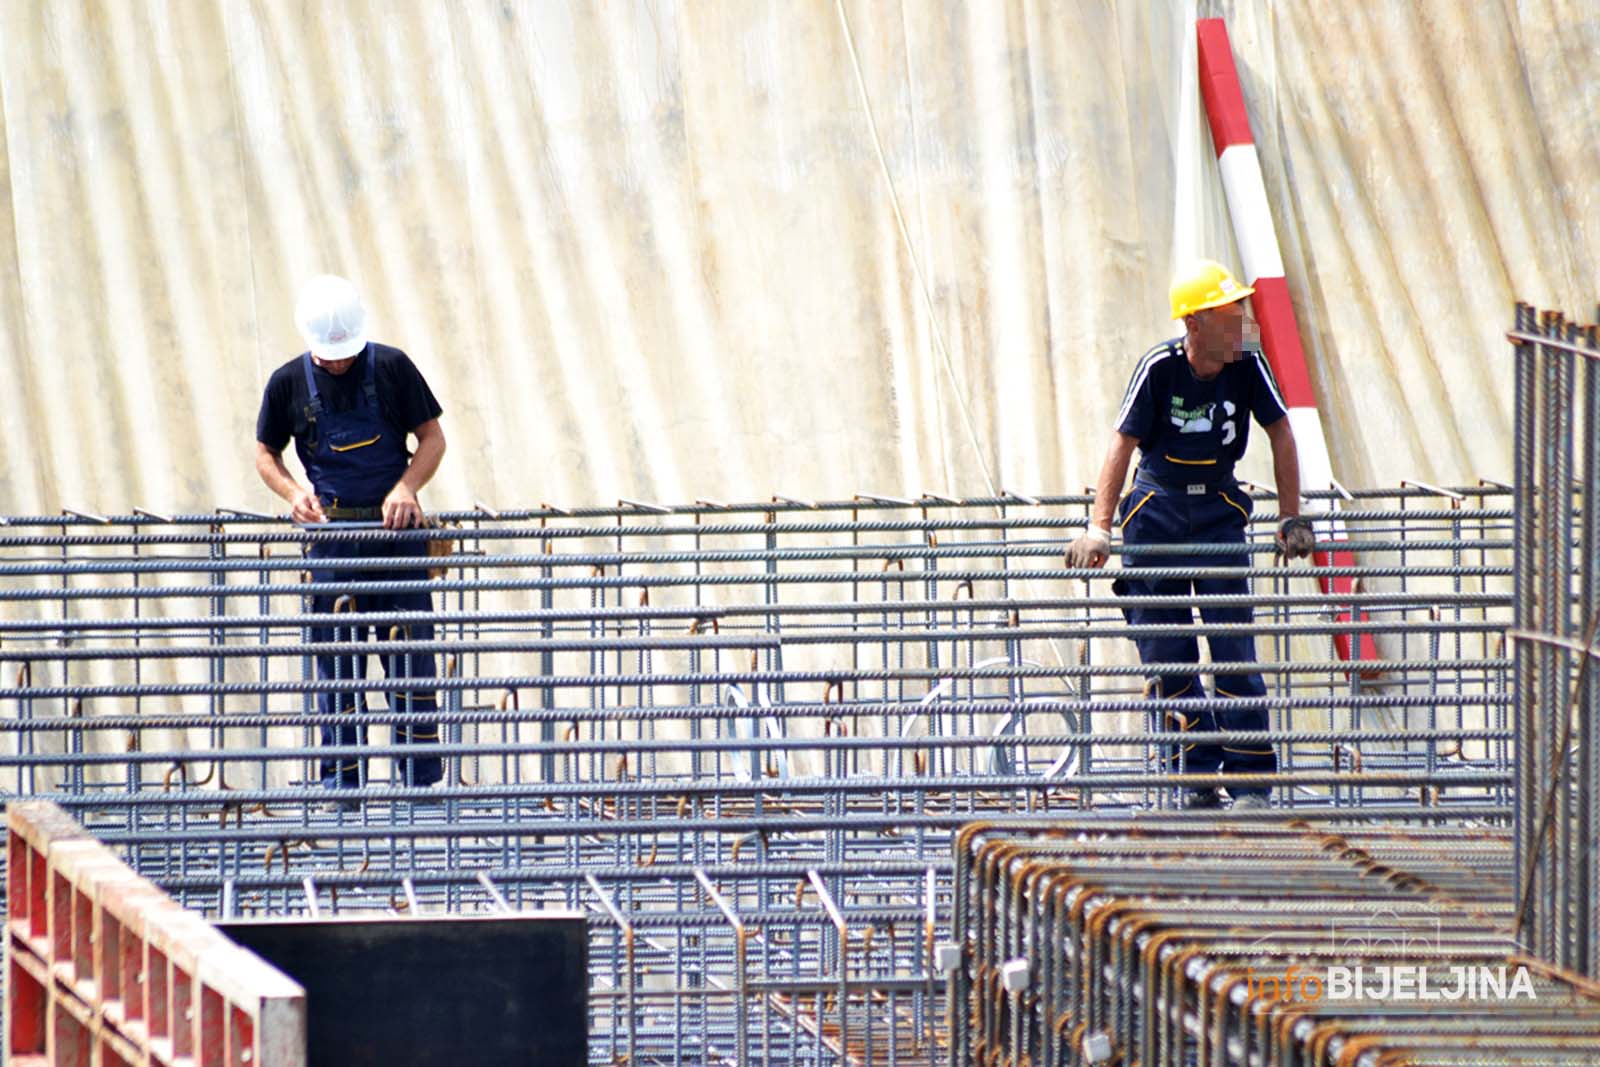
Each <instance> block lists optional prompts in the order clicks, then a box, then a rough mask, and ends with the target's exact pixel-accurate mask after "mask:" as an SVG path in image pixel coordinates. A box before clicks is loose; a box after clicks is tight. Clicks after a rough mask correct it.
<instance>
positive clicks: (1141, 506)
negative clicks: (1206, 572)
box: [1113, 480, 1278, 799]
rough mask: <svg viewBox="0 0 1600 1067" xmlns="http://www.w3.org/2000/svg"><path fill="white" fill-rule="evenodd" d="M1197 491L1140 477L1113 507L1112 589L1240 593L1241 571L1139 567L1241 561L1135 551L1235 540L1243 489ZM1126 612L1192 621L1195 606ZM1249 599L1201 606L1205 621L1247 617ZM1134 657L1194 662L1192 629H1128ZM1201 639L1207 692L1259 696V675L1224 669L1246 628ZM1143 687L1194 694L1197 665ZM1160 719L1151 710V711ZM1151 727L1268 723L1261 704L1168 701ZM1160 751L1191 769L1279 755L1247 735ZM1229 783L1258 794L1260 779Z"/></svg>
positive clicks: (1211, 770) (1240, 766)
mask: <svg viewBox="0 0 1600 1067" xmlns="http://www.w3.org/2000/svg"><path fill="white" fill-rule="evenodd" d="M1204 489H1205V491H1204V492H1199V493H1195V492H1190V491H1189V489H1188V487H1185V486H1176V487H1164V486H1161V485H1157V484H1154V483H1147V482H1144V481H1142V480H1140V481H1136V482H1135V483H1134V488H1133V491H1132V492H1131V493H1129V494H1128V495H1127V496H1126V497H1125V498H1124V499H1123V501H1122V503H1121V506H1120V507H1119V508H1118V520H1119V522H1120V524H1121V528H1122V540H1123V546H1124V552H1123V557H1122V564H1123V568H1124V571H1125V573H1124V574H1123V575H1122V576H1121V577H1119V578H1118V579H1117V581H1116V582H1115V583H1114V585H1113V589H1114V590H1115V591H1116V592H1117V593H1118V594H1119V595H1125V596H1160V597H1186V596H1189V595H1191V592H1192V593H1193V594H1197V595H1201V596H1216V595H1224V596H1226V595H1235V596H1243V595H1246V594H1248V593H1249V591H1250V583H1249V581H1248V580H1247V579H1244V578H1196V579H1188V578H1141V577H1140V576H1139V573H1138V572H1139V570H1140V569H1142V568H1153V567H1185V566H1194V567H1245V566H1248V565H1249V563H1250V557H1249V555H1248V554H1240V555H1238V556H1199V555H1196V556H1184V555H1181V554H1177V555H1165V554H1162V555H1146V556H1143V557H1141V556H1140V555H1139V554H1138V546H1139V545H1140V544H1231V543H1235V542H1237V543H1239V544H1243V543H1244V541H1245V528H1246V525H1247V523H1248V522H1249V518H1250V510H1251V501H1250V497H1249V496H1248V495H1247V494H1246V493H1244V492H1243V491H1241V490H1240V489H1239V488H1238V487H1237V486H1236V485H1233V484H1231V483H1230V484H1226V485H1221V486H1212V485H1208V486H1205V487H1204ZM1124 614H1125V615H1126V616H1127V619H1128V621H1129V622H1130V623H1131V624H1132V625H1134V626H1172V625H1192V624H1193V622H1194V608H1193V607H1191V606H1188V605H1185V606H1182V607H1164V608H1163V607H1144V606H1140V605H1130V606H1129V607H1127V608H1125V609H1124ZM1252 615H1253V613H1252V610H1251V608H1250V607H1249V606H1240V607H1222V606H1203V607H1201V608H1200V618H1201V621H1202V622H1204V623H1248V622H1250V621H1251V618H1252ZM1134 643H1135V644H1136V645H1137V646H1138V648H1139V659H1140V661H1141V662H1144V663H1168V664H1180V663H1194V664H1198V663H1199V662H1200V643H1199V641H1198V640H1197V639H1196V638H1195V637H1194V636H1193V635H1192V634H1188V635H1177V636H1150V637H1136V638H1135V639H1134ZM1206 645H1207V648H1208V649H1209V650H1210V653H1211V661H1212V664H1213V667H1212V674H1213V677H1214V678H1215V687H1216V696H1217V697H1218V698H1219V699H1226V698H1229V697H1263V696H1265V695H1266V692H1267V688H1266V684H1265V683H1264V682H1263V681H1262V680H1261V675H1260V674H1258V673H1255V672H1239V671H1229V670H1228V669H1227V666H1226V665H1227V664H1229V663H1247V662H1251V661H1254V660H1255V658H1256V650H1255V638H1254V637H1252V636H1250V635H1248V634H1228V633H1209V634H1207V635H1206ZM1147 693H1148V695H1150V696H1152V697H1160V698H1167V699H1176V700H1184V699H1191V700H1203V699H1205V698H1206V695H1207V694H1206V691H1205V686H1204V684H1203V682H1202V680H1201V677H1200V672H1199V671H1198V670H1187V669H1175V670H1172V671H1170V672H1164V673H1162V674H1160V675H1157V676H1155V677H1152V678H1151V679H1150V680H1149V681H1148V683H1147ZM1158 719H1159V717H1158ZM1151 725H1152V728H1154V729H1157V730H1163V731H1174V730H1176V731H1183V732H1188V731H1191V730H1198V731H1205V732H1224V731H1252V732H1254V731H1262V730H1266V729H1267V712H1266V709H1265V708H1264V707H1257V708H1240V709H1238V710H1236V711H1235V710H1231V709H1230V710H1225V711H1219V712H1210V711H1203V710H1199V709H1197V710H1195V711H1194V712H1189V713H1181V712H1177V711H1169V712H1167V713H1166V717H1165V721H1156V722H1153V723H1152V724H1151ZM1163 758H1164V760H1165V761H1166V763H1167V766H1168V767H1170V768H1172V769H1174V770H1177V769H1179V768H1180V767H1181V769H1182V770H1184V771H1186V772H1188V773H1191V774H1215V773H1218V772H1222V773H1230V774H1269V773H1272V772H1274V771H1276V770H1277V767H1278V759H1277V755H1276V754H1275V753H1274V752H1273V750H1272V747H1271V746H1270V745H1265V744H1261V743H1259V742H1251V743H1249V744H1244V743H1239V744H1228V743H1223V744H1191V745H1183V746H1181V748H1180V746H1176V745H1171V746H1164V749H1163ZM1228 792H1229V793H1230V794H1231V795H1232V796H1233V797H1234V798H1235V799H1237V798H1238V797H1240V796H1243V795H1246V794H1249V793H1258V794H1262V795H1265V794H1266V792H1267V790H1266V789H1265V788H1241V787H1230V788H1229V790H1228Z"/></svg>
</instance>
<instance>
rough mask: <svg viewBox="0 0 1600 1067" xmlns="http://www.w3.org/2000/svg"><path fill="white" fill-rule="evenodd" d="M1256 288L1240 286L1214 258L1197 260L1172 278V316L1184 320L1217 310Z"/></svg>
mask: <svg viewBox="0 0 1600 1067" xmlns="http://www.w3.org/2000/svg"><path fill="white" fill-rule="evenodd" d="M1253 292H1255V290H1254V289H1252V288H1250V287H1249V286H1248V285H1240V284H1239V279H1237V278H1235V277H1234V276H1233V272H1232V271H1230V270H1229V269H1228V268H1227V267H1224V266H1223V265H1222V264H1221V263H1218V262H1217V261H1216V260H1214V259H1197V260H1195V261H1194V262H1193V263H1191V264H1189V265H1188V266H1187V267H1184V268H1183V269H1182V270H1180V271H1179V272H1178V275H1177V277H1175V278H1173V279H1172V288H1171V289H1169V290H1168V291H1167V295H1168V296H1169V297H1170V298H1171V299H1172V317H1173V318H1175V319H1181V318H1183V317H1184V316H1185V315H1193V314H1194V313H1195V312H1196V311H1204V310H1206V308H1217V307H1221V306H1222V305H1223V304H1231V303H1233V302H1234V301H1235V300H1243V299H1244V298H1245V297H1247V296H1249V295H1250V294H1251V293H1253Z"/></svg>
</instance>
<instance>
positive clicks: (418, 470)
mask: <svg viewBox="0 0 1600 1067" xmlns="http://www.w3.org/2000/svg"><path fill="white" fill-rule="evenodd" d="M442 459H444V434H442V433H438V434H431V435H429V436H427V437H424V438H421V439H420V440H418V441H417V450H416V452H415V453H413V454H412V456H411V464H410V465H409V466H408V467H406V472H405V473H404V474H402V475H401V476H400V484H401V485H403V486H405V487H406V488H407V489H410V490H411V491H412V492H413V493H420V492H421V491H422V487H423V486H425V485H427V484H428V481H429V480H430V479H431V478H432V477H433V476H434V473H435V472H436V471H438V469H439V462H440V460H442Z"/></svg>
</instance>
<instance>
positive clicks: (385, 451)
mask: <svg viewBox="0 0 1600 1067" xmlns="http://www.w3.org/2000/svg"><path fill="white" fill-rule="evenodd" d="M360 359H361V360H362V365H361V366H360V367H351V368H350V370H349V371H347V372H346V373H359V374H360V375H361V389H360V391H359V393H358V395H357V398H356V404H355V406H354V407H353V408H351V409H350V410H349V411H328V410H325V409H324V407H323V404H322V398H321V396H320V395H319V394H318V391H317V378H316V374H315V372H314V368H313V364H312V362H311V356H310V354H309V353H307V354H305V355H302V356H301V357H300V360H301V364H302V365H303V367H304V369H305V375H306V388H307V390H308V393H309V396H310V403H309V404H308V405H307V406H306V413H305V414H306V432H307V434H308V435H309V438H310V439H309V442H308V444H309V448H308V449H307V452H308V453H309V455H310V461H309V462H308V464H307V471H306V474H307V476H308V477H309V478H310V479H311V487H312V489H313V490H314V491H315V492H316V494H317V496H318V497H320V498H321V499H322V503H323V506H324V507H325V508H326V507H333V506H337V507H338V508H340V509H348V508H378V507H380V506H381V505H382V504H383V500H384V497H386V496H388V495H389V491H390V490H391V489H393V488H394V486H395V483H396V482H398V481H399V480H400V476H401V475H402V474H404V473H405V470H406V466H407V465H408V464H409V463H410V459H411V457H410V455H409V454H408V453H407V452H406V445H405V437H406V431H405V430H404V429H402V428H400V427H397V426H394V425H393V424H391V423H389V422H388V421H386V420H385V419H384V417H383V412H382V409H381V408H380V407H379V406H378V388H377V383H376V378H375V372H374V364H375V363H376V357H375V356H374V354H373V351H372V346H371V345H368V346H367V347H366V349H365V350H364V351H363V352H362V354H361V356H360ZM427 550H428V546H427V542H426V541H424V540H421V539H414V540H403V541H402V540H389V539H387V538H372V539H368V540H361V541H343V542H324V543H319V544H315V545H313V546H312V547H311V557H312V558H313V559H318V560H330V559H349V558H362V557H373V556H418V557H423V556H426V554H427ZM427 577H428V572H427V569H426V568H425V567H424V568H421V569H417V570H411V569H405V570H393V571H389V570H385V571H371V570H366V571H363V570H348V569H346V570H340V569H337V568H316V569H314V570H313V571H312V572H311V578H312V581H315V582H334V581H353V582H386V581H390V582H397V581H408V582H409V581H424V580H426V579H427ZM339 600H340V597H339V595H338V594H322V595H318V596H316V597H314V598H313V600H312V610H313V611H315V612H319V613H321V612H332V611H333V610H334V606H335V604H336V603H338V602H339ZM351 600H352V601H353V603H346V604H342V605H340V606H341V607H343V608H344V609H345V610H354V611H362V612H378V611H431V610H432V609H433V599H432V597H430V596H429V595H428V594H427V593H425V592H416V593H370V594H369V593H363V594H361V595H360V596H358V597H352V598H351ZM378 629H381V630H384V631H389V628H388V627H381V628H378ZM376 637H377V639H378V640H380V641H382V640H387V639H389V638H391V637H397V638H402V639H410V640H415V641H431V640H432V639H433V626H432V624H431V623H416V624H412V625H411V626H409V627H405V628H396V629H395V630H393V631H392V632H380V633H378V634H377V635H376ZM366 639H367V627H366V626H339V625H337V624H335V625H328V626H314V627H312V629H311V640H312V641H319V642H320V641H365V640H366ZM382 659H383V670H384V673H385V674H386V675H387V676H388V677H390V678H432V677H434V676H435V673H436V672H435V670H434V661H433V653H431V652H421V653H417V652H410V653H400V654H393V653H385V654H383V656H382ZM366 676H367V657H366V656H365V655H351V656H333V655H323V656H318V657H317V677H319V678H323V679H332V678H337V679H342V680H346V681H348V680H350V679H354V678H365V677H366ZM387 699H388V704H389V706H390V708H391V709H394V710H398V711H429V710H433V709H434V708H435V707H437V695H436V694H435V693H433V692H431V691H430V692H405V693H391V694H389V696H388V698H387ZM317 706H318V709H319V710H320V711H321V712H322V713H323V714H324V715H328V714H335V713H346V712H351V711H354V712H363V711H365V710H366V695H365V694H364V693H353V694H352V693H319V694H317ZM366 732H367V731H366V727H364V726H339V727H337V728H334V727H328V726H324V727H323V728H322V743H323V744H324V745H341V746H354V745H364V744H366ZM395 739H396V741H397V742H398V743H400V744H410V743H418V744H433V743H435V742H437V741H438V740H439V727H438V724H437V723H432V724H426V725H424V724H418V723H406V724H401V725H397V726H396V727H395ZM365 764H366V761H365V760H364V759H356V758H352V757H349V756H346V757H343V758H341V759H324V760H323V761H322V784H323V785H325V786H329V787H333V788H346V789H348V788H354V787H356V786H358V785H361V784H364V782H365V780H366V767H365ZM398 764H399V768H398V769H399V771H400V784H402V785H431V784H432V783H434V782H437V781H438V780H439V779H440V778H442V777H443V776H444V770H443V766H442V764H441V761H440V759H439V757H437V756H423V757H421V758H418V759H406V760H400V761H398Z"/></svg>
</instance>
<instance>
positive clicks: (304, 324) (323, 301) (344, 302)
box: [294, 274, 367, 360]
mask: <svg viewBox="0 0 1600 1067" xmlns="http://www.w3.org/2000/svg"><path fill="white" fill-rule="evenodd" d="M294 322H295V325H296V326H298V327H299V328H300V336H301V337H303V338H304V339H305V342H306V345H307V347H309V348H310V349H311V354H312V355H313V356H316V357H317V358H318V359H326V360H339V359H349V358H351V357H352V356H355V355H359V354H360V352H361V350H362V349H363V348H365V347H366V345H367V309H366V308H364V307H362V306H361V294H360V293H358V292H356V287H355V286H354V285H352V284H350V282H349V281H347V280H346V279H344V278H341V277H339V276H338V275H336V274H319V275H317V276H316V277H315V278H312V279H311V280H310V281H309V282H306V284H305V285H304V286H302V287H301V289H300V298H299V299H298V300H296V301H295V304H294Z"/></svg>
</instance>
